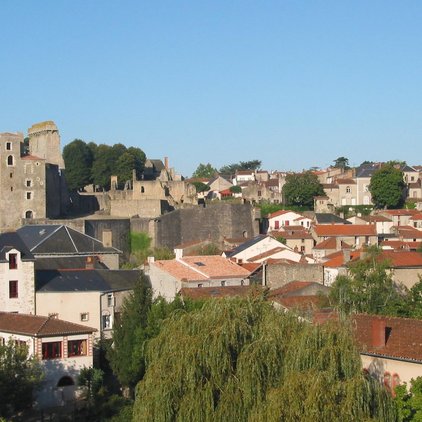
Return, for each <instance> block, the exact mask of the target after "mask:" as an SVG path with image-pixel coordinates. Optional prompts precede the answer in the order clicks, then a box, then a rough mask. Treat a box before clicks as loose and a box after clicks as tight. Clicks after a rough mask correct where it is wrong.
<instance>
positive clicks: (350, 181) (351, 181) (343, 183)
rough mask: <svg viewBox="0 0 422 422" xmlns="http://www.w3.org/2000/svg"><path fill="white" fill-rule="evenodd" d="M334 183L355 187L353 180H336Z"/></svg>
mask: <svg viewBox="0 0 422 422" xmlns="http://www.w3.org/2000/svg"><path fill="white" fill-rule="evenodd" d="M336 183H337V184H338V185H356V182H355V181H354V180H353V179H337V180H336Z"/></svg>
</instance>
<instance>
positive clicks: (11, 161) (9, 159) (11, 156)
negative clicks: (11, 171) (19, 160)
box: [7, 155, 13, 166]
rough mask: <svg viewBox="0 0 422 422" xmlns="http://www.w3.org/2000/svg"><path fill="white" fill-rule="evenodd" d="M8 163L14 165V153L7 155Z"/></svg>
mask: <svg viewBox="0 0 422 422" xmlns="http://www.w3.org/2000/svg"><path fill="white" fill-rule="evenodd" d="M7 165H8V166H13V155H9V156H8V157H7Z"/></svg>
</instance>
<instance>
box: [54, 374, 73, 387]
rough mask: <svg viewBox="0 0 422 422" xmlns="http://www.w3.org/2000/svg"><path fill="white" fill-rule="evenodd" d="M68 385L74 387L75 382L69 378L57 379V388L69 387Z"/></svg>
mask: <svg viewBox="0 0 422 422" xmlns="http://www.w3.org/2000/svg"><path fill="white" fill-rule="evenodd" d="M70 385H75V381H73V379H72V378H71V377H68V376H66V375H65V376H64V377H61V378H60V379H59V382H58V383H57V387H69V386H70Z"/></svg>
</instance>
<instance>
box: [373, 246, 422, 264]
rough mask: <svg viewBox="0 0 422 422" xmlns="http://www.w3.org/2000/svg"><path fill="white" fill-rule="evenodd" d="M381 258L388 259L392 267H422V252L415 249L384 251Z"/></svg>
mask: <svg viewBox="0 0 422 422" xmlns="http://www.w3.org/2000/svg"><path fill="white" fill-rule="evenodd" d="M379 259H381V260H388V261H389V263H390V264H391V266H392V267H395V268H400V267H422V253H419V252H414V251H386V250H384V251H382V253H381V254H380V257H379Z"/></svg>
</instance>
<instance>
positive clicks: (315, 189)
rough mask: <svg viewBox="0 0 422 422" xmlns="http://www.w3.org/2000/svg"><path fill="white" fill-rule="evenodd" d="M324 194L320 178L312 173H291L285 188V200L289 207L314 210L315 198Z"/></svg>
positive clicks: (287, 177)
mask: <svg viewBox="0 0 422 422" xmlns="http://www.w3.org/2000/svg"><path fill="white" fill-rule="evenodd" d="M324 194H325V193H324V189H323V187H322V185H321V183H320V182H319V180H318V177H317V176H316V175H315V174H313V173H312V172H310V171H305V172H304V173H291V174H288V175H287V176H286V183H285V184H284V186H283V198H284V202H285V203H286V204H287V205H298V206H306V207H309V208H313V205H314V196H319V195H324Z"/></svg>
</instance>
